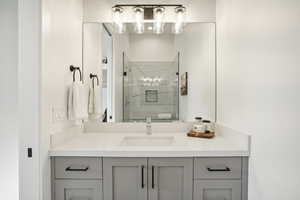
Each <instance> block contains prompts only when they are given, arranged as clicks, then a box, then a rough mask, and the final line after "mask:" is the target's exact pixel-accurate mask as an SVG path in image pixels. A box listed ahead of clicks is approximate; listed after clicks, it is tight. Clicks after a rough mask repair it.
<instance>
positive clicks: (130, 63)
mask: <svg viewBox="0 0 300 200" xmlns="http://www.w3.org/2000/svg"><path fill="white" fill-rule="evenodd" d="M83 27H84V32H83V68H84V72H85V73H89V69H90V68H93V67H95V66H97V68H98V69H99V76H100V84H101V88H102V95H101V98H102V110H103V116H104V117H103V119H102V121H103V122H144V121H145V119H146V118H147V117H151V118H152V121H156V122H170V121H191V120H194V118H195V117H203V118H205V119H209V120H212V121H214V120H215V113H216V108H215V104H216V100H215V99H216V98H215V73H216V71H215V69H216V66H215V65H216V63H215V51H216V49H215V24H214V23H188V24H185V26H184V29H183V30H180V31H179V32H180V33H179V32H178V33H176V31H174V24H171V23H166V24H164V26H163V27H164V28H163V30H162V31H160V34H157V31H156V29H157V27H155V24H153V23H144V24H143V27H142V29H141V27H137V24H136V23H127V24H123V26H122V31H121V33H122V34H120V31H119V29H118V28H116V26H115V25H114V24H112V23H84V25H83ZM119 28H120V27H119ZM141 30H142V31H141ZM141 32H142V33H141Z"/></svg>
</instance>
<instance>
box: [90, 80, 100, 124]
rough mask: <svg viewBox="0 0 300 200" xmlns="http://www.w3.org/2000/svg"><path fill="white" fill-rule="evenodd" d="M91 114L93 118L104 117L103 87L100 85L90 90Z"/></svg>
mask: <svg viewBox="0 0 300 200" xmlns="http://www.w3.org/2000/svg"><path fill="white" fill-rule="evenodd" d="M89 114H90V117H91V118H92V119H99V118H100V119H101V118H102V88H101V87H100V86H98V85H95V87H94V88H93V87H90V90H89Z"/></svg>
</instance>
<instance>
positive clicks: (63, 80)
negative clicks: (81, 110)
mask: <svg viewBox="0 0 300 200" xmlns="http://www.w3.org/2000/svg"><path fill="white" fill-rule="evenodd" d="M82 4H83V2H82V0H43V8H42V12H43V21H42V34H43V35H42V45H43V49H42V68H41V85H42V88H41V113H42V116H41V124H42V129H41V135H40V145H41V146H40V147H41V157H40V158H41V160H40V163H41V172H40V173H41V176H42V179H43V180H42V187H43V193H42V194H41V195H42V197H41V199H43V200H48V199H49V198H50V165H49V158H48V150H49V145H50V134H53V133H55V132H59V131H62V130H64V129H65V128H68V127H71V126H72V125H73V123H72V122H69V121H68V120H67V90H68V87H69V86H70V84H71V83H72V72H70V70H69V66H70V65H74V66H80V67H81V65H82V21H83V20H82V18H83V5H82ZM76 75H77V76H76V78H77V79H79V74H78V72H77V73H76ZM85 77H86V76H85ZM57 114H59V115H62V119H57V118H56V117H54V116H55V115H57Z"/></svg>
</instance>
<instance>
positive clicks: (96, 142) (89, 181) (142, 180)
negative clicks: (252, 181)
mask: <svg viewBox="0 0 300 200" xmlns="http://www.w3.org/2000/svg"><path fill="white" fill-rule="evenodd" d="M140 125H141V124H139V126H140ZM122 126H124V125H122ZM154 126H155V125H154ZM157 126H162V125H157ZM164 126H166V125H164ZM119 128H120V127H119ZM223 130H224V131H223ZM50 156H51V161H52V186H53V200H69V199H80V200H82V199H88V200H102V199H103V200H219V199H222V200H223V199H226V200H246V199H247V182H248V180H247V177H248V156H249V138H248V136H246V135H243V134H239V133H234V132H233V131H232V130H229V129H228V130H226V129H225V128H222V129H221V128H219V129H218V135H217V136H216V137H215V138H214V139H210V140H208V139H199V138H190V137H187V136H186V134H185V133H184V132H182V133H166V132H162V133H153V134H152V135H146V134H145V133H144V132H141V133H135V134H132V133H122V134H121V133H111V132H110V131H108V133H96V132H95V131H92V132H86V133H82V134H78V135H76V136H72V138H70V139H69V140H67V141H66V142H64V143H61V144H60V145H57V146H56V147H54V148H53V149H52V150H51V151H50Z"/></svg>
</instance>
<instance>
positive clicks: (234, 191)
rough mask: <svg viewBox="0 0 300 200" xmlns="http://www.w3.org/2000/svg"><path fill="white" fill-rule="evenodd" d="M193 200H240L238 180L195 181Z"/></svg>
mask: <svg viewBox="0 0 300 200" xmlns="http://www.w3.org/2000/svg"><path fill="white" fill-rule="evenodd" d="M194 194H195V195H194V200H241V198H242V196H241V181H239V180H196V181H195V184H194Z"/></svg>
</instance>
